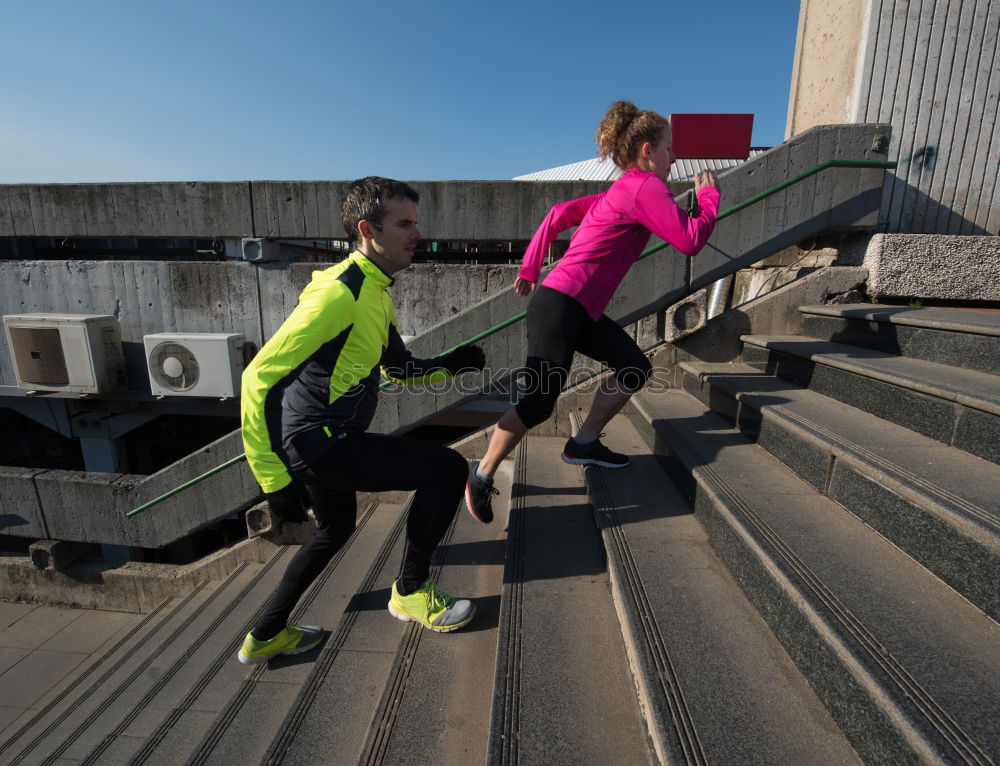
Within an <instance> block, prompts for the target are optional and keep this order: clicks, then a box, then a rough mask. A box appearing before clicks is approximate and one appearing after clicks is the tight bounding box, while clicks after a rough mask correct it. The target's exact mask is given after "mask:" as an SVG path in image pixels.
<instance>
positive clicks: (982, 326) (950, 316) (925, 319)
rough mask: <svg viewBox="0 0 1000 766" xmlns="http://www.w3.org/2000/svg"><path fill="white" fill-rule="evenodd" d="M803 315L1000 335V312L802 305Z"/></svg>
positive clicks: (861, 304)
mask: <svg viewBox="0 0 1000 766" xmlns="http://www.w3.org/2000/svg"><path fill="white" fill-rule="evenodd" d="M799 311H801V312H802V313H803V314H816V315H819V316H830V317H843V318H844V319H865V320H868V321H872V322H888V323H891V324H899V325H908V326H910V327H927V328H930V329H935V330H951V331H954V332H965V333H976V334H981V335H1000V313H994V312H986V311H970V310H963V309H943V308H910V307H909V306H874V305H872V304H870V303H848V304H841V305H822V306H800V307H799Z"/></svg>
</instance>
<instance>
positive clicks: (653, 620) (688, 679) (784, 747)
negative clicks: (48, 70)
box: [586, 417, 860, 764]
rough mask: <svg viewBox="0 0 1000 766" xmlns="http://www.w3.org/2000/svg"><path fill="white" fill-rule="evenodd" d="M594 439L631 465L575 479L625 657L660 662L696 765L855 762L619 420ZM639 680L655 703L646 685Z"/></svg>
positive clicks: (666, 720) (682, 504) (665, 718)
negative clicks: (684, 719) (679, 701)
mask: <svg viewBox="0 0 1000 766" xmlns="http://www.w3.org/2000/svg"><path fill="white" fill-rule="evenodd" d="M605 430H606V431H607V437H606V439H605V443H606V444H607V445H608V446H609V447H611V448H612V449H614V450H616V451H619V452H623V453H624V454H628V455H630V456H631V459H632V464H631V465H630V466H629V467H628V468H626V469H624V470H619V471H609V470H605V469H601V468H588V469H586V473H587V481H588V483H589V484H590V487H591V496H592V497H593V499H594V504H595V508H596V509H597V511H596V513H597V515H598V518H599V519H600V520H601V526H602V528H603V529H604V539H605V547H606V548H607V549H608V559H609V566H610V567H611V568H612V572H613V575H612V576H613V579H614V580H616V581H617V582H618V583H619V586H618V592H617V593H616V603H618V604H619V611H620V613H622V612H624V614H626V615H627V616H628V617H627V619H628V624H629V627H630V630H631V632H632V634H633V636H634V637H635V638H634V640H635V642H636V644H637V645H638V648H637V650H636V651H639V652H643V651H645V652H651V651H659V650H660V649H662V650H663V652H664V653H665V655H666V657H667V658H669V659H668V660H667V661H666V664H667V665H668V667H670V668H672V670H673V672H674V674H675V675H676V682H675V683H676V686H677V689H676V690H675V693H676V694H677V695H678V696H681V697H683V709H684V710H686V711H688V712H689V714H690V716H691V719H692V723H693V727H694V730H695V731H696V732H697V737H696V738H697V740H698V741H699V742H700V745H701V747H702V749H703V751H704V755H705V757H706V758H707V762H710V763H738V762H741V761H743V760H744V759H745V757H746V753H749V752H752V753H753V754H754V759H755V761H757V762H759V763H774V764H780V763H821V762H822V763H828V764H835V763H859V762H860V761H859V760H858V757H857V754H856V753H855V752H854V750H853V748H852V747H851V745H850V744H849V743H848V742H847V740H846V738H845V737H844V735H843V734H842V733H841V732H840V730H839V729H838V728H837V726H836V724H835V723H834V721H833V719H832V718H831V717H830V715H829V713H828V712H827V711H826V709H825V708H824V707H823V705H822V703H821V702H820V700H819V699H818V698H817V696H816V694H815V693H814V692H813V690H812V688H811V687H810V686H809V684H808V682H807V681H806V680H805V678H803V676H802V675H801V673H800V672H799V671H798V669H797V668H796V667H795V665H794V663H793V662H792V660H791V659H790V658H789V657H788V655H787V654H786V653H785V651H784V649H783V648H782V646H781V644H780V643H779V642H778V640H777V638H775V636H774V634H773V633H772V632H771V630H770V629H769V628H768V626H767V624H766V623H765V622H764V620H763V618H761V616H760V614H759V613H758V612H757V611H756V610H755V609H754V607H753V605H752V604H751V603H750V602H749V600H748V599H747V598H746V596H745V595H744V593H743V591H742V590H741V589H740V587H739V585H738V584H737V583H736V581H735V580H734V579H733V577H732V575H731V574H730V572H729V571H728V570H727V569H726V567H725V565H724V564H723V563H722V561H721V560H720V559H719V558H718V556H717V555H716V553H715V550H714V549H713V548H712V546H711V544H710V542H709V539H708V535H707V533H706V532H705V530H704V528H703V527H702V525H701V524H700V523H699V522H698V520H697V519H696V517H695V515H694V513H693V512H692V511H691V509H690V507H689V506H688V504H687V502H686V501H685V500H684V498H683V497H682V496H681V494H680V492H679V491H678V490H677V488H676V487H675V486H674V484H673V482H671V480H670V479H669V477H668V476H667V475H666V474H665V473H664V472H663V470H662V468H661V467H660V465H659V463H658V461H657V459H656V457H655V456H653V455H650V454H649V450H648V447H647V446H646V445H645V444H644V443H643V441H642V437H641V436H640V435H639V434H638V432H637V431H636V430H635V428H634V427H633V426H632V425H631V424H630V423H629V422H628V421H627V420H626V419H625V418H624V417H617V418H614V419H613V420H612V421H611V423H609V424H608V426H606V429H605ZM602 498H606V502H605V503H602V502H601V499H602ZM603 506H607V507H603ZM619 552H620V554H621V555H619ZM635 590H641V593H640V594H638V596H637V597H635V598H633V597H632V596H631V595H630V594H631V593H632V592H633V591H635ZM623 604H627V605H628V606H625V607H623V606H622V605H623ZM647 607H648V612H646V608H647ZM624 630H625V628H623V632H624ZM653 645H656V646H653ZM644 675H645V676H646V678H645V683H647V684H649V685H650V688H651V690H652V692H653V693H655V692H656V690H657V689H658V688H659V684H658V683H657V680H656V678H655V677H654V678H650V677H649V673H648V672H647V673H645V674H644ZM670 687H671V688H673V684H671V685H670ZM660 694H661V698H662V699H664V700H665V699H666V697H667V692H666V690H664V691H663V692H660ZM663 705H664V706H666V702H664V703H663ZM651 707H653V708H654V709H656V706H655V705H652V706H651ZM668 712H671V711H668V710H662V709H661V710H660V711H659V715H660V716H661V725H663V726H670V725H671V718H673V717H677V715H678V713H677V712H676V711H673V715H667V713H668ZM673 755H674V756H675V757H677V756H679V755H680V754H677V753H675V754H673ZM661 760H664V761H672V759H671V758H670V757H661Z"/></svg>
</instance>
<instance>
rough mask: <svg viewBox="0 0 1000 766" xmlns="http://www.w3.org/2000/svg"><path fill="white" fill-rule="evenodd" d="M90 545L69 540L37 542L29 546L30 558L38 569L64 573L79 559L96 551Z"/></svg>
mask: <svg viewBox="0 0 1000 766" xmlns="http://www.w3.org/2000/svg"><path fill="white" fill-rule="evenodd" d="M95 548H96V546H94V545H90V544H88V543H73V542H69V541H67V540H36V541H35V542H33V543H32V544H31V545H29V546H28V556H29V557H30V558H31V563H32V564H34V565H35V568H36V569H43V570H48V571H62V570H64V569H66V568H67V567H68V566H69V565H70V564H72V563H73V562H75V561H76V560H77V559H80V558H82V557H83V556H86V555H87V554H89V553H93V552H94V551H95Z"/></svg>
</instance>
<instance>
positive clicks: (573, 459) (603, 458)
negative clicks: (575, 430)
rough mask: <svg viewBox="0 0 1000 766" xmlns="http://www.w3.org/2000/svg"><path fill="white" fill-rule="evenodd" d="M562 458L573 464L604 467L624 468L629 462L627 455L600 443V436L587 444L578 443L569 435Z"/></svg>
mask: <svg viewBox="0 0 1000 766" xmlns="http://www.w3.org/2000/svg"><path fill="white" fill-rule="evenodd" d="M601 436H604V434H601ZM562 459H563V460H565V461H566V462H567V463H572V464H573V465H600V466H604V467H605V468H624V467H625V466H627V465H628V464H629V462H630V461H629V459H628V455H622V454H619V453H618V452H612V451H611V450H609V449H608V448H607V447H605V446H604V445H603V444H601V439H600V437H598V438H596V439H594V441H592V442H588V443H587V444H580V443H579V442H578V441H576V439H573V438H572V437H570V439H569V441H567V442H566V446H565V447H563V453H562Z"/></svg>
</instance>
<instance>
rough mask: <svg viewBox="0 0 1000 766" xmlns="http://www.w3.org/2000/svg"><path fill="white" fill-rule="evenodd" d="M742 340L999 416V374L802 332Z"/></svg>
mask: <svg viewBox="0 0 1000 766" xmlns="http://www.w3.org/2000/svg"><path fill="white" fill-rule="evenodd" d="M740 340H742V341H743V342H744V343H749V344H750V345H753V346H757V347H760V348H767V349H771V350H773V351H778V352H782V353H786V354H792V355H794V356H798V357H802V358H805V359H811V360H812V361H814V362H817V363H820V364H825V365H829V366H831V367H836V368H838V369H842V370H846V371H848V372H855V373H858V374H861V375H865V376H867V377H871V378H874V379H876V380H882V381H885V382H887V383H892V384H894V385H900V386H905V387H906V388H911V389H913V390H915V391H920V392H922V393H926V394H930V395H931V396H937V397H940V398H942V399H947V400H950V401H955V402H958V403H959V404H964V405H966V406H969V407H974V408H976V409H980V410H983V411H985V412H989V413H992V414H995V415H1000V385H998V383H1000V379H998V376H996V375H990V374H989V373H985V372H978V371H975V370H966V369H963V368H960V367H950V366H948V365H943V364H937V363H936V362H927V361H924V360H922V359H914V358H911V357H904V356H898V355H895V354H889V353H886V352H882V351H872V350H870V349H865V348H861V347H858V346H849V345H845V344H843V343H835V342H833V341H825V340H819V339H817V338H808V337H804V336H801V335H767V336H764V335H742V336H740Z"/></svg>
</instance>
